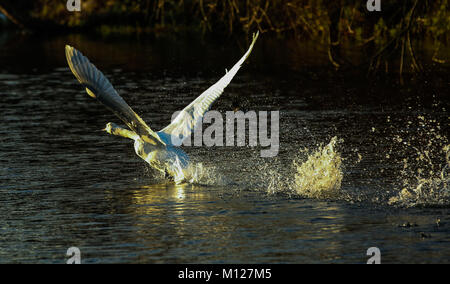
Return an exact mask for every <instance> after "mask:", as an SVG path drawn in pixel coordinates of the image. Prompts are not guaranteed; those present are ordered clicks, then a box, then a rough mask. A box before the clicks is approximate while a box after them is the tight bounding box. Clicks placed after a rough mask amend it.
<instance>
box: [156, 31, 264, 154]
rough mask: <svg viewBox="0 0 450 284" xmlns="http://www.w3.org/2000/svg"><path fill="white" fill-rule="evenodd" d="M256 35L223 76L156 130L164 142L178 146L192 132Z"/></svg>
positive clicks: (241, 60) (242, 60)
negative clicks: (167, 123) (169, 121)
mask: <svg viewBox="0 0 450 284" xmlns="http://www.w3.org/2000/svg"><path fill="white" fill-rule="evenodd" d="M258 35H259V32H257V33H256V34H253V41H252V43H251V45H250V47H249V48H248V50H247V52H246V53H245V54H244V56H243V57H242V58H241V59H240V60H239V61H238V62H237V63H236V64H235V65H234V66H233V68H231V70H230V71H228V72H227V73H226V74H225V76H223V77H222V78H221V79H220V80H219V81H218V82H217V83H215V84H214V85H212V86H211V87H209V88H208V89H207V90H206V91H204V92H203V93H202V94H201V95H200V96H199V97H198V98H196V99H195V100H194V101H193V102H192V103H190V104H189V105H188V106H187V107H185V108H184V109H183V110H182V111H181V112H180V113H179V114H178V115H177V116H176V117H175V119H174V120H173V121H172V122H171V123H170V124H169V125H168V126H166V127H165V128H164V129H162V130H160V131H158V132H157V133H158V135H159V137H160V138H161V139H162V140H163V141H164V142H165V143H166V144H171V145H175V146H180V145H181V143H182V142H183V140H184V139H185V138H186V137H188V136H189V135H191V134H192V132H193V131H194V127H195V126H196V125H197V124H198V123H200V122H201V120H202V117H203V116H204V114H205V113H206V112H207V111H208V110H209V108H210V107H211V105H212V103H213V102H214V101H215V100H216V99H217V98H219V97H220V95H221V94H222V93H223V90H224V89H225V88H226V86H228V84H230V82H231V80H232V79H233V77H234V76H235V75H236V73H237V72H238V70H239V69H240V68H241V65H242V64H243V63H244V61H245V60H246V59H247V57H248V56H249V55H250V53H251V52H252V49H253V45H254V44H255V42H256V39H257V38H258Z"/></svg>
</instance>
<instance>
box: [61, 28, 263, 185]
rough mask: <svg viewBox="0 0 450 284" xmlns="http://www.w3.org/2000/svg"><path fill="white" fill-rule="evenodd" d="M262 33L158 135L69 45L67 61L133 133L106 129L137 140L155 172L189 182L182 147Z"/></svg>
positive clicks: (136, 147)
mask: <svg viewBox="0 0 450 284" xmlns="http://www.w3.org/2000/svg"><path fill="white" fill-rule="evenodd" d="M257 38H258V33H257V34H256V35H254V36H253V41H252V43H251V45H250V47H249V49H248V50H247V52H246V53H245V54H244V56H243V57H242V58H241V59H240V60H239V61H238V62H237V63H236V64H235V65H234V66H233V68H232V69H230V71H228V72H227V73H226V74H225V76H223V77H222V78H221V79H220V80H219V81H218V82H217V83H215V84H214V85H212V86H211V87H210V88H209V89H207V90H206V91H205V92H203V93H202V94H201V95H200V96H199V97H197V98H196V99H195V100H194V101H193V102H192V103H191V104H189V105H188V106H187V107H186V108H184V109H183V110H182V111H181V112H180V113H179V114H178V116H177V117H176V118H175V119H174V120H173V121H172V123H171V124H169V125H168V126H167V127H165V128H164V129H162V130H160V131H158V132H154V131H153V130H152V129H151V128H150V127H149V126H148V125H147V124H146V123H145V122H144V121H143V120H142V119H141V118H140V117H139V116H138V115H137V114H136V113H135V112H134V111H133V110H132V109H131V108H130V107H129V106H128V104H127V103H126V102H125V101H124V100H123V99H122V97H120V96H119V94H118V93H117V92H116V90H115V89H114V88H113V86H112V85H111V83H110V82H109V81H108V79H107V78H106V77H105V76H104V75H103V74H102V72H100V71H99V70H98V69H97V68H96V67H95V66H94V65H93V64H92V63H90V62H89V60H88V59H87V58H86V57H85V56H83V54H81V52H79V51H78V50H76V49H75V48H73V47H71V46H68V45H66V58H67V62H68V64H69V67H70V70H72V72H73V74H74V75H75V77H76V78H77V79H78V81H79V82H80V83H81V84H82V85H83V86H84V87H85V88H86V92H87V93H88V94H89V95H90V96H91V97H93V98H96V99H97V100H99V101H100V102H101V103H102V104H104V105H105V106H106V107H107V108H109V109H110V110H111V111H112V112H113V113H114V114H116V115H117V116H118V117H119V118H120V119H121V120H122V121H123V122H125V124H126V125H127V126H128V127H129V129H125V128H122V127H119V126H117V125H116V124H114V123H108V124H107V125H106V128H105V129H104V130H105V131H106V132H108V133H109V134H113V135H117V136H122V137H125V138H129V139H132V140H134V150H135V151H136V154H137V155H138V156H139V157H141V158H142V159H143V160H145V161H146V162H147V163H149V164H150V166H152V167H153V168H155V169H157V170H159V171H161V172H163V173H164V174H168V175H170V176H171V177H173V178H174V180H175V182H176V183H181V182H183V181H185V180H187V179H188V178H189V174H188V171H187V169H188V167H189V157H188V155H187V154H186V153H185V152H184V151H183V150H182V149H180V148H179V147H178V146H180V145H181V143H182V141H183V140H184V139H186V138H187V137H189V136H190V135H191V133H192V132H193V130H194V127H195V126H196V125H197V124H198V123H200V122H201V120H202V117H203V116H204V114H205V113H206V112H207V111H208V109H209V108H210V107H211V105H212V103H213V102H214V101H215V100H216V99H217V98H218V97H219V96H220V95H221V94H222V93H223V90H224V89H225V87H226V86H227V85H228V84H229V83H230V82H231V80H232V79H233V77H234V75H236V73H237V71H238V70H239V68H240V67H241V65H242V64H243V63H244V61H245V59H247V57H248V56H249V55H250V53H251V51H252V48H253V45H254V44H255V41H256V39H257Z"/></svg>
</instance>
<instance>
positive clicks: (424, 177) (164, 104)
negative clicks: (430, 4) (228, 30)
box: [0, 33, 450, 263]
mask: <svg viewBox="0 0 450 284" xmlns="http://www.w3.org/2000/svg"><path fill="white" fill-rule="evenodd" d="M65 44H71V45H73V46H75V47H76V48H78V49H79V50H81V51H82V52H83V53H84V54H85V55H87V56H88V57H89V58H90V60H91V61H92V62H93V63H94V64H96V66H97V67H98V68H99V69H100V70H102V71H103V72H104V73H105V75H106V76H107V77H108V78H109V79H110V81H111V82H112V84H113V85H114V86H115V87H116V89H117V90H118V92H119V93H120V94H121V95H122V96H123V97H124V99H125V100H126V101H127V102H128V103H129V105H130V106H132V107H133V108H134V110H135V111H136V112H137V113H138V114H140V115H141V116H142V117H143V119H144V120H145V121H147V123H148V124H149V125H150V126H151V127H152V128H153V129H155V130H159V129H161V128H162V127H164V126H165V125H167V124H168V123H169V121H170V118H171V115H172V113H173V112H174V111H176V110H179V109H181V108H183V107H184V106H186V105H187V104H188V103H190V102H191V101H192V100H193V99H194V98H195V97H196V96H197V95H199V94H200V93H201V92H202V91H203V90H205V89H206V88H207V87H208V86H209V85H211V84H212V83H214V82H215V80H217V79H218V78H220V77H221V76H222V75H223V74H224V71H225V68H230V67H231V66H232V65H233V64H234V63H235V62H236V61H237V60H238V58H240V56H241V55H242V54H243V52H244V49H245V47H246V46H247V43H246V42H245V41H243V40H242V41H235V40H230V41H228V42H226V43H225V44H223V43H218V42H209V41H208V40H203V41H197V40H194V39H182V40H170V39H165V38H159V39H158V38H156V39H148V40H140V41H137V40H129V39H126V40H124V39H122V40H100V39H95V38H91V37H87V36H81V35H69V36H64V37H36V36H21V35H16V34H6V33H3V34H1V35H0V117H1V125H2V126H1V127H0V141H1V150H0V216H1V217H0V263H64V262H65V261H66V260H67V257H66V251H67V249H68V248H69V247H73V246H75V247H78V248H79V249H80V250H81V257H82V262H83V263H121V262H123V263H365V262H366V261H367V259H368V258H369V257H368V256H366V251H367V249H368V248H369V247H378V248H379V249H380V250H381V261H382V262H385V263H387V262H406V263H442V262H444V263H449V262H450V216H449V213H450V190H449V183H450V181H449V176H448V171H449V170H448V168H449V166H448V163H449V162H448V159H449V157H448V153H449V148H448V146H447V145H449V144H450V143H449V141H448V133H449V112H448V110H449V94H450V93H449V89H450V88H449V83H450V81H449V80H448V79H449V78H448V73H447V72H446V71H445V68H444V71H437V70H438V68H435V66H434V65H431V64H430V65H429V66H426V68H427V70H429V72H431V73H429V78H432V80H430V81H426V79H423V80H422V79H416V80H413V81H412V83H406V84H404V85H400V84H398V83H396V81H397V80H396V79H397V77H398V75H395V74H394V75H388V76H385V78H384V79H383V78H379V79H378V80H368V79H367V78H366V76H365V74H363V71H364V70H362V72H358V71H346V72H341V73H337V72H335V71H334V70H332V69H330V67H329V62H328V61H327V57H326V53H325V52H323V51H321V50H319V51H317V50H315V47H314V44H313V43H305V44H304V46H303V47H302V49H300V51H297V52H294V51H293V50H294V48H298V47H295V46H292V45H289V44H285V45H283V44H282V43H279V42H277V41H270V40H266V39H264V35H263V36H262V37H261V39H260V40H259V41H258V42H257V44H256V47H255V50H254V52H253V54H252V55H251V57H250V58H249V61H248V63H247V64H245V66H244V67H243V69H242V70H241V71H240V72H239V73H238V75H237V76H236V77H235V79H234V80H233V82H232V83H231V85H230V86H229V87H228V88H227V89H226V91H225V93H224V95H223V96H222V97H221V98H220V99H219V100H218V101H217V102H216V103H215V104H214V105H213V108H212V109H215V110H219V111H222V112H225V111H228V110H235V109H240V110H243V111H249V110H256V111H258V110H267V111H275V110H279V111H280V152H279V155H278V156H277V157H276V158H266V159H264V158H260V157H259V153H260V150H261V149H260V148H256V149H254V148H251V147H212V148H207V147H193V148H190V149H186V151H187V152H188V153H189V154H190V155H191V157H192V158H193V159H194V160H196V161H198V162H202V164H203V165H204V167H205V171H206V175H205V178H204V182H203V183H201V184H183V185H179V186H176V185H174V184H173V183H171V182H169V181H165V180H164V179H163V178H162V177H160V176H159V174H158V173H156V172H155V171H154V170H152V169H151V168H149V167H148V166H147V165H146V164H145V163H144V162H143V161H142V160H140V158H138V157H137V156H136V155H135V153H134V150H133V147H132V143H131V142H130V141H126V140H124V139H121V138H118V137H112V136H109V135H107V134H106V133H104V132H101V131H99V130H100V129H102V128H103V127H104V126H105V124H106V123H107V122H109V121H112V122H117V123H118V122H120V121H119V120H118V119H117V118H116V117H114V115H113V114H112V113H110V112H109V111H108V110H106V109H105V108H104V107H103V106H102V105H100V104H99V103H98V102H96V101H95V100H93V99H92V98H90V97H88V96H87V95H86V93H85V92H84V91H83V90H82V87H81V86H80V85H79V84H78V82H77V81H76V80H75V78H74V76H73V75H72V74H71V72H70V70H69V68H68V67H67V64H66V61H65V57H64V45H65ZM447 51H448V49H447ZM423 52H424V54H426V52H427V51H426V48H424V51H423ZM446 54H450V53H449V52H447V53H446ZM447 60H450V59H449V58H447ZM445 66H447V71H448V64H447V65H444V67H445ZM439 70H442V69H439ZM433 72H434V73H433ZM333 137H336V139H337V140H336V145H334V144H333V147H332V148H330V149H329V152H328V154H331V155H333V157H335V158H337V160H339V161H341V162H342V164H341V166H340V167H338V170H339V173H340V174H342V181H341V182H340V181H339V182H338V186H335V188H334V189H335V191H333V194H328V193H327V192H328V189H329V188H327V187H326V186H324V187H321V186H322V185H321V184H320V181H316V180H315V177H314V176H315V174H314V173H315V172H317V169H318V168H320V167H321V166H322V167H323V168H325V169H326V170H329V169H332V168H333V166H335V165H334V164H333V165H332V164H331V162H330V163H328V162H327V160H326V157H325V156H319V157H318V158H317V157H316V158H317V159H316V160H313V158H314V157H315V156H314V152H315V151H317V149H321V148H320V147H321V146H323V147H325V146H326V145H330V144H329V143H330V141H332V138H333ZM324 155H325V154H324ZM446 155H447V157H446ZM308 159H310V161H311V163H312V167H311V172H309V174H305V172H301V171H300V170H299V169H298V168H296V167H295V166H294V161H295V162H296V163H297V164H298V165H302V164H303V163H305V162H306V161H307V160H308ZM337 160H333V161H337ZM303 169H305V168H303ZM300 173H301V174H300ZM302 174H303V175H302ZM295 176H297V177H300V180H303V181H308V182H309V185H308V187H311V188H316V189H317V192H319V196H312V195H310V194H308V193H307V192H308V191H305V188H301V187H300V186H299V184H298V180H296V179H295ZM224 179H225V180H228V181H229V180H232V181H233V183H229V182H223V181H224ZM326 181H331V182H335V181H337V179H336V178H335V177H332V176H330V177H327V179H326Z"/></svg>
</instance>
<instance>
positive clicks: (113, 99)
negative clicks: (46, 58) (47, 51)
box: [66, 45, 165, 145]
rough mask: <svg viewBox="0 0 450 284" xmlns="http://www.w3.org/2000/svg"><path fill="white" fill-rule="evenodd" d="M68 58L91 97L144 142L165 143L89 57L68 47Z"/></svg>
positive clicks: (75, 73)
mask: <svg viewBox="0 0 450 284" xmlns="http://www.w3.org/2000/svg"><path fill="white" fill-rule="evenodd" d="M66 58H67V63H68V64H69V67H70V70H72V73H73V74H74V75H75V77H76V78H77V80H78V81H79V82H80V83H81V85H83V86H84V87H85V88H86V92H87V93H88V94H89V96H91V97H93V98H96V99H97V100H98V101H99V102H101V103H102V104H103V105H105V106H106V107H107V108H108V109H110V110H111V111H112V112H113V113H114V114H115V115H116V116H118V117H119V118H120V119H121V120H122V121H123V122H125V124H126V125H127V126H128V127H129V128H130V129H132V130H133V131H134V132H136V134H138V135H139V136H140V137H141V138H142V139H144V141H146V142H149V143H152V144H154V145H157V144H162V145H164V144H165V143H164V142H162V141H161V139H160V138H159V136H158V135H157V134H156V133H155V132H154V131H153V130H152V129H151V128H150V127H149V126H148V125H147V124H146V123H145V122H144V121H143V120H142V118H141V117H140V116H139V115H137V114H136V113H135V112H134V111H133V110H132V109H131V107H130V106H129V105H128V104H127V103H126V102H125V101H124V99H123V98H122V97H121V96H120V95H119V94H118V93H117V91H116V90H115V89H114V87H113V86H112V85H111V83H110V82H109V80H108V79H107V78H106V77H105V76H104V75H103V73H102V72H101V71H99V70H98V69H97V68H96V67H95V66H94V64H92V63H91V62H90V61H89V59H87V57H85V56H84V55H83V54H82V53H81V52H79V51H78V50H76V49H75V48H73V47H71V46H68V45H66Z"/></svg>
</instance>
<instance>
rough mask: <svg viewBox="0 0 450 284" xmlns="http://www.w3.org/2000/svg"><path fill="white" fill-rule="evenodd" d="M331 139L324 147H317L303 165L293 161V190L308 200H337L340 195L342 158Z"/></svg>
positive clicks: (335, 141) (334, 138)
mask: <svg viewBox="0 0 450 284" xmlns="http://www.w3.org/2000/svg"><path fill="white" fill-rule="evenodd" d="M337 143H338V139H337V137H333V138H332V139H331V141H330V143H328V145H326V146H325V147H322V146H321V147H319V149H317V150H316V151H315V152H314V153H312V154H311V155H309V156H308V160H307V161H306V162H304V163H299V162H298V161H297V160H294V161H293V165H294V167H295V168H296V173H295V183H294V190H295V191H296V192H297V193H298V194H299V195H301V196H304V197H308V198H337V197H338V196H339V195H340V189H341V182H342V178H343V173H342V158H341V156H340V154H339V153H338V152H337V151H336V150H335V148H336V144H337Z"/></svg>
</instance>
